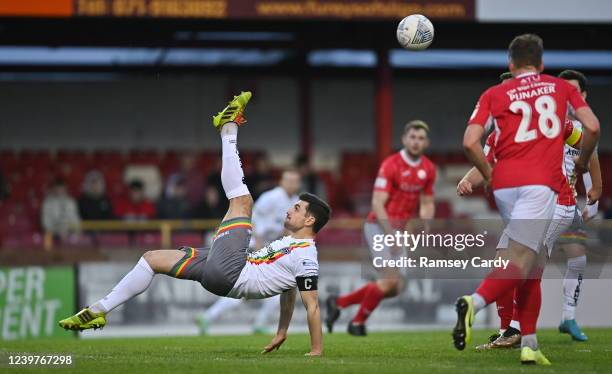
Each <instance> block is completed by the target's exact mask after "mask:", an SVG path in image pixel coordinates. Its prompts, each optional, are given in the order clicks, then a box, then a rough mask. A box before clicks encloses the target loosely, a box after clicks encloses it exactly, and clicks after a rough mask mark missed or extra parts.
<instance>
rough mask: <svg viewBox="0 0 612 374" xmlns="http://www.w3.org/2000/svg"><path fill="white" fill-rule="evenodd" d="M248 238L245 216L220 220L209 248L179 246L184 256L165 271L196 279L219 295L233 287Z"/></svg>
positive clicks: (241, 264)
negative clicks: (168, 270)
mask: <svg viewBox="0 0 612 374" xmlns="http://www.w3.org/2000/svg"><path fill="white" fill-rule="evenodd" d="M250 240H251V221H250V219H249V218H233V219H230V220H227V221H224V222H222V223H221V225H220V226H219V228H218V229H217V233H216V235H215V238H214V239H213V243H212V246H211V247H210V248H192V247H181V248H179V250H181V251H183V252H185V256H183V258H182V259H181V260H179V261H178V262H177V263H176V264H175V265H174V266H173V267H172V269H171V270H170V272H169V273H168V275H170V276H172V277H175V278H180V279H190V280H193V281H197V282H200V283H201V284H202V287H204V288H205V289H207V290H208V291H210V292H212V293H214V294H215V295H219V296H227V294H228V293H229V292H230V291H231V290H232V288H234V284H236V281H237V280H238V277H239V276H240V273H241V272H242V269H243V268H244V266H245V265H246V260H247V249H248V248H249V241H250Z"/></svg>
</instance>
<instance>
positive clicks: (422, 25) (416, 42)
mask: <svg viewBox="0 0 612 374" xmlns="http://www.w3.org/2000/svg"><path fill="white" fill-rule="evenodd" d="M433 38H434V27H433V24H432V23H431V21H430V20H429V19H428V18H427V17H425V16H423V15H421V14H411V15H409V16H408V17H406V18H404V19H403V20H402V22H400V23H399V25H398V26H397V41H398V42H399V44H401V45H402V47H404V48H406V49H410V50H413V51H420V50H423V49H425V48H427V47H429V46H430V45H431V42H432V41H433Z"/></svg>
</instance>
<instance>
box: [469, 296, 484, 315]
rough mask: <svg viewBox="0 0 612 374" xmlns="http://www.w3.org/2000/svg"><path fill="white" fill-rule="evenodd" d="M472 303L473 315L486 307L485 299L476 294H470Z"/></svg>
mask: <svg viewBox="0 0 612 374" xmlns="http://www.w3.org/2000/svg"><path fill="white" fill-rule="evenodd" d="M472 303H474V314H476V313H478V312H479V311H481V310H482V309H484V307H485V306H487V302H486V301H485V299H484V298H483V297H482V296H480V295H479V294H477V293H476V292H474V293H473V294H472Z"/></svg>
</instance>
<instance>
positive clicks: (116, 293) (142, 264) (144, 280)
mask: <svg viewBox="0 0 612 374" xmlns="http://www.w3.org/2000/svg"><path fill="white" fill-rule="evenodd" d="M154 275H155V272H154V271H153V269H151V266H150V265H149V263H148V262H147V261H146V260H145V259H144V258H143V257H141V258H140V260H138V263H137V264H136V266H134V268H133V269H132V270H131V271H130V272H129V273H127V274H126V275H125V277H123V279H121V281H119V283H117V285H116V286H115V288H113V290H112V291H111V292H110V293H109V294H108V295H106V296H104V297H103V298H102V299H100V300H98V301H97V302H96V303H95V304H93V305H92V306H91V307H90V309H91V311H92V312H94V313H100V312H103V313H108V312H110V311H111V310H113V309H115V308H116V307H118V306H119V305H121V304H123V303H125V302H126V301H128V300H129V299H131V298H133V297H134V296H137V295H140V294H141V293H142V292H144V290H146V289H147V288H149V285H150V284H151V281H152V280H153V276H154Z"/></svg>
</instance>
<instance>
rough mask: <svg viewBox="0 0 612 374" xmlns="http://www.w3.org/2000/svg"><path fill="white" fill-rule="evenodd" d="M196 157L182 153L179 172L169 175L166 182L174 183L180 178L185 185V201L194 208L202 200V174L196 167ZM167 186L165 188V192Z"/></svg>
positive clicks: (189, 153) (193, 154) (203, 178)
mask: <svg viewBox="0 0 612 374" xmlns="http://www.w3.org/2000/svg"><path fill="white" fill-rule="evenodd" d="M196 161H197V157H196V154H195V153H193V152H188V153H184V154H183V155H182V156H181V159H180V164H179V170H177V171H176V172H175V173H173V174H172V175H170V177H169V178H168V181H176V180H178V179H179V178H182V180H183V181H184V184H185V190H186V195H187V200H188V201H189V204H190V205H191V206H196V205H197V204H198V203H199V202H200V201H201V200H202V191H204V181H205V179H206V177H205V175H204V173H203V172H202V170H201V169H200V168H198V167H197V165H196ZM167 189H168V186H166V190H167Z"/></svg>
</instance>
